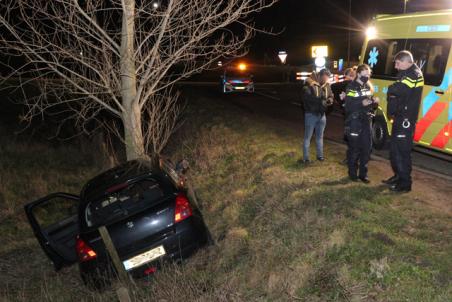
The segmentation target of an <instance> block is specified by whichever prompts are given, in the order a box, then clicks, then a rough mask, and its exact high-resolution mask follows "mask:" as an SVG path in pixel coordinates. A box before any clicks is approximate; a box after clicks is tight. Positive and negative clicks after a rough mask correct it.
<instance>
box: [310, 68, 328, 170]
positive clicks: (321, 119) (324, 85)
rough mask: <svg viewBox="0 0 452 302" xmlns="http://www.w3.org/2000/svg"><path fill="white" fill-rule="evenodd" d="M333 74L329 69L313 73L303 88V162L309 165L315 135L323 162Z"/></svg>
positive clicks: (319, 156) (318, 153) (317, 148)
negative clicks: (327, 112) (324, 138)
mask: <svg viewBox="0 0 452 302" xmlns="http://www.w3.org/2000/svg"><path fill="white" fill-rule="evenodd" d="M330 76H331V73H330V71H329V70H328V69H322V70H320V72H319V73H318V74H317V73H316V72H313V73H312V74H311V77H310V78H308V79H307V80H306V82H307V85H306V86H305V87H304V88H303V104H304V111H305V115H304V138H303V162H304V163H309V162H310V160H309V146H310V144H311V138H312V135H313V134H314V133H315V143H316V151H317V160H319V161H323V160H324V157H323V132H324V131H325V126H326V116H325V112H326V110H327V107H328V106H331V105H333V100H334V99H333V92H332V91H331V87H330V84H329V79H330Z"/></svg>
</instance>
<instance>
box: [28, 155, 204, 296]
mask: <svg viewBox="0 0 452 302" xmlns="http://www.w3.org/2000/svg"><path fill="white" fill-rule="evenodd" d="M25 212H26V215H27V218H28V220H29V222H30V224H31V227H32V229H33V231H34V233H35V235H36V237H37V239H38V241H39V243H40V245H41V247H42V249H43V250H44V252H45V254H46V255H47V257H48V258H49V259H50V260H51V261H52V262H53V264H54V267H55V270H59V269H61V268H62V267H65V266H70V265H72V264H74V263H78V265H79V269H80V274H81V277H82V279H83V281H84V282H85V284H87V285H91V286H94V287H97V288H100V287H102V286H103V285H105V284H108V283H109V281H110V277H111V274H112V273H114V271H115V270H114V268H113V266H112V261H111V259H110V257H109V255H108V253H107V250H106V248H105V245H104V242H103V240H102V239H101V237H100V234H99V231H98V228H99V227H100V226H103V225H105V226H106V228H107V230H108V231H109V234H110V237H111V238H112V241H113V243H114V246H115V248H116V249H117V252H118V255H119V257H120V259H121V261H122V263H123V265H124V268H125V269H126V271H127V272H128V273H130V274H131V275H132V276H135V277H140V276H145V275H148V274H151V273H153V272H155V270H156V269H157V268H158V267H159V266H160V265H161V263H162V261H180V260H181V259H184V258H186V257H188V256H190V255H191V254H192V253H193V252H194V251H195V250H197V249H198V248H199V247H201V246H203V245H204V244H206V243H208V241H209V240H208V238H209V235H208V231H207V228H206V226H205V224H204V221H203V219H202V216H201V214H200V212H199V210H198V209H197V208H196V207H195V206H194V205H193V204H192V203H190V201H189V200H188V198H187V196H186V195H185V193H184V192H183V191H181V190H179V189H177V188H176V186H175V185H174V184H173V182H172V181H171V180H170V178H169V176H168V175H167V174H165V173H164V172H162V171H153V170H151V169H150V168H148V167H147V166H146V165H143V164H142V163H140V162H138V161H129V162H127V163H125V164H122V165H120V166H118V167H116V168H113V169H111V170H108V171H106V172H104V173H102V174H100V175H98V176H97V177H95V178H93V179H91V180H90V181H89V182H88V183H87V184H86V185H85V186H84V188H83V189H82V191H81V194H80V196H77V195H73V194H68V193H53V194H50V195H48V196H46V197H43V198H41V199H38V200H36V201H33V202H31V203H29V204H27V205H26V206H25Z"/></svg>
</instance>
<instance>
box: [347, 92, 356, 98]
mask: <svg viewBox="0 0 452 302" xmlns="http://www.w3.org/2000/svg"><path fill="white" fill-rule="evenodd" d="M347 96H351V97H353V98H354V97H357V96H358V92H357V91H353V90H350V91H349V92H347Z"/></svg>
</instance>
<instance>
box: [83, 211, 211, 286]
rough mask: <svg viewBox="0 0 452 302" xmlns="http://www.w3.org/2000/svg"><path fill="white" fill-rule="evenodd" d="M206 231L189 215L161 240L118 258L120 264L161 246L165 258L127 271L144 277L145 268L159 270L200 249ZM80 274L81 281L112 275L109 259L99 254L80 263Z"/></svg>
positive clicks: (205, 236)
mask: <svg viewBox="0 0 452 302" xmlns="http://www.w3.org/2000/svg"><path fill="white" fill-rule="evenodd" d="M207 238H208V237H207V229H206V227H205V225H204V222H203V221H202V220H201V219H199V218H196V217H195V216H192V217H190V218H188V219H186V220H184V221H181V222H179V223H177V224H176V225H175V226H174V231H173V232H170V233H167V235H166V236H165V237H164V238H161V239H160V240H156V241H153V242H149V245H148V246H147V247H146V248H143V249H140V250H137V251H134V253H133V254H129V255H127V257H120V258H121V261H125V260H127V259H130V258H132V257H133V256H136V255H139V254H142V253H144V252H146V251H149V250H152V249H154V248H156V247H158V246H163V247H164V249H165V255H164V256H161V257H160V258H157V259H155V260H153V261H151V262H148V263H145V264H143V265H141V266H138V267H135V268H132V269H130V270H129V271H128V273H130V274H131V275H132V276H133V277H144V276H145V271H146V270H147V269H148V268H151V267H154V268H159V267H161V265H162V264H163V263H164V262H179V261H181V260H183V259H186V258H187V257H189V256H190V255H191V254H192V253H193V252H195V251H196V250H197V249H198V248H199V247H201V246H203V245H205V244H206V243H207V241H208V240H207ZM79 268H80V273H81V275H82V278H83V279H84V280H88V279H91V280H92V279H98V278H99V276H100V275H102V276H103V277H102V278H103V279H105V277H104V276H109V275H111V274H112V273H113V275H114V274H115V269H114V267H113V265H112V262H111V259H110V257H107V256H106V255H104V256H103V257H102V256H100V255H99V257H98V258H97V259H96V260H93V261H87V262H82V263H79Z"/></svg>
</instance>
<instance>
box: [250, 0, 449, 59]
mask: <svg viewBox="0 0 452 302" xmlns="http://www.w3.org/2000/svg"><path fill="white" fill-rule="evenodd" d="M349 2H350V0H280V1H279V2H278V3H277V4H275V5H274V6H272V7H271V8H269V9H267V10H264V11H263V12H261V13H260V14H259V15H257V16H256V17H255V18H254V20H255V22H256V25H257V26H258V27H259V28H262V27H264V28H267V29H269V28H271V27H273V30H274V31H276V32H277V31H280V30H282V29H284V32H283V33H282V34H280V35H278V36H269V35H264V34H257V35H256V37H255V38H254V39H253V40H252V41H251V43H250V54H249V57H250V58H252V59H253V60H255V61H257V62H259V63H262V62H263V61H264V60H266V61H267V62H271V61H272V60H273V61H275V60H276V63H277V62H278V59H277V52H278V50H286V51H287V53H288V58H287V63H289V64H293V65H295V64H304V63H308V61H309V58H310V46H311V45H315V44H326V45H329V50H330V54H329V55H330V57H331V58H344V59H346V57H347V32H348V31H347V28H348V23H349V17H348V8H349ZM446 8H452V0H409V1H408V3H407V12H417V11H426V10H436V9H446ZM351 9H352V19H351V28H352V47H351V56H352V59H355V60H357V56H358V55H359V52H360V50H361V45H362V42H363V40H364V33H363V31H364V30H365V28H366V27H367V25H368V24H369V22H370V21H371V19H372V17H373V16H375V15H376V14H384V13H388V14H396V13H402V11H403V0H351Z"/></svg>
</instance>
